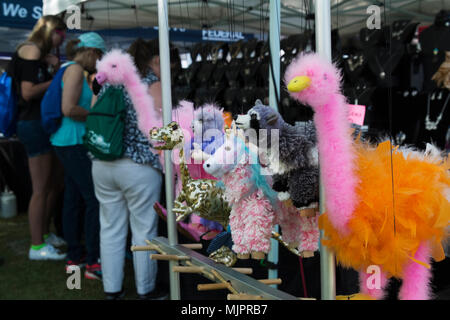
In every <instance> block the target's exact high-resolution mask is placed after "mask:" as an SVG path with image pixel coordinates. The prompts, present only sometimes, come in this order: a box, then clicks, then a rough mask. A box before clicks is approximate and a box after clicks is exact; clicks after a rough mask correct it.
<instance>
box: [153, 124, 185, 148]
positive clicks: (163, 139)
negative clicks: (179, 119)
mask: <svg viewBox="0 0 450 320" xmlns="http://www.w3.org/2000/svg"><path fill="white" fill-rule="evenodd" d="M150 139H151V140H152V141H151V142H152V145H153V148H155V149H157V150H172V149H174V148H175V147H177V146H180V147H183V142H184V134H183V130H182V128H180V126H179V125H178V123H176V122H175V121H172V122H171V123H169V124H168V125H166V126H164V127H162V128H156V127H155V128H153V129H152V130H150Z"/></svg>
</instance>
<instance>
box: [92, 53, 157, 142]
mask: <svg viewBox="0 0 450 320" xmlns="http://www.w3.org/2000/svg"><path fill="white" fill-rule="evenodd" d="M95 78H96V79H97V82H98V83H99V84H100V85H102V84H104V83H105V82H108V83H110V84H112V85H123V86H124V87H125V90H126V91H127V92H128V95H129V96H130V98H131V101H132V102H133V106H134V108H135V110H136V113H137V115H138V126H139V129H140V130H141V131H142V133H143V134H144V135H145V136H146V137H148V136H149V132H150V129H151V128H153V127H161V126H162V119H161V115H160V114H159V112H157V111H156V109H155V105H154V102H153V98H152V96H151V95H150V94H148V86H147V85H146V84H145V83H144V82H142V80H141V78H140V77H139V73H138V71H137V68H136V66H135V64H134V62H133V58H132V57H131V56H130V55H129V54H127V53H125V52H123V51H121V50H117V49H114V50H111V51H110V52H108V53H107V54H105V55H104V56H103V58H102V59H101V60H100V61H97V75H96V76H95Z"/></svg>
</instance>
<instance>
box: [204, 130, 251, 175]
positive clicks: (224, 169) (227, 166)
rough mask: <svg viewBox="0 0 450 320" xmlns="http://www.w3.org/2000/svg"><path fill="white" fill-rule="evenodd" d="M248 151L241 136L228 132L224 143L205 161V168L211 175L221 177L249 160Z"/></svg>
mask: <svg viewBox="0 0 450 320" xmlns="http://www.w3.org/2000/svg"><path fill="white" fill-rule="evenodd" d="M247 151H248V149H247V148H246V146H245V143H244V140H242V139H241V137H239V136H237V135H235V134H234V133H230V134H227V135H226V136H225V141H224V143H223V145H222V146H221V147H220V148H219V149H217V150H216V152H214V154H213V155H212V156H211V157H209V158H208V160H206V161H205V163H204V164H203V169H204V170H205V171H206V172H207V173H209V174H210V175H212V176H214V177H216V178H221V177H223V175H224V174H226V173H228V172H230V171H232V170H233V169H234V168H235V167H236V166H237V165H238V164H243V163H245V162H246V161H247V160H248V152H247Z"/></svg>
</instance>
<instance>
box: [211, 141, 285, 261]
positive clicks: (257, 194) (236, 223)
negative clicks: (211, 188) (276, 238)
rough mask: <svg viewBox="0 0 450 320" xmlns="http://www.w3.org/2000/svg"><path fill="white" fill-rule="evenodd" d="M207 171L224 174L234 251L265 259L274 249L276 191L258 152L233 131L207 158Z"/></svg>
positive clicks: (243, 255) (220, 175) (240, 256)
mask: <svg viewBox="0 0 450 320" xmlns="http://www.w3.org/2000/svg"><path fill="white" fill-rule="evenodd" d="M203 167H204V169H205V171H206V172H208V173H210V174H211V175H213V176H215V177H217V178H220V179H221V182H222V183H223V185H224V190H225V191H224V196H225V199H226V200H227V201H228V203H229V204H230V206H231V213H230V228H231V235H232V239H233V243H234V245H233V248H232V249H233V251H234V252H236V253H237V254H238V258H240V259H248V258H249V256H250V255H251V256H252V258H253V259H263V258H264V256H265V254H266V253H268V252H269V250H270V238H271V235H272V234H271V232H272V227H273V220H274V217H275V212H274V209H273V205H275V204H276V200H277V197H276V193H275V192H274V191H273V190H272V189H271V188H270V186H269V184H268V183H267V181H266V180H265V179H266V178H265V177H264V176H263V175H261V172H260V170H261V167H260V166H259V164H258V162H257V158H256V155H253V156H252V154H251V153H250V151H249V150H248V148H247V147H246V146H245V143H244V140H242V139H241V138H240V137H238V136H236V135H234V134H229V135H228V136H227V138H226V139H225V142H224V144H223V145H222V146H221V147H220V148H219V149H218V150H216V152H215V153H214V154H213V155H212V156H210V157H209V159H208V160H206V161H205V163H204V164H203Z"/></svg>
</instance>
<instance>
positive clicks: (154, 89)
mask: <svg viewBox="0 0 450 320" xmlns="http://www.w3.org/2000/svg"><path fill="white" fill-rule="evenodd" d="M161 92H162V91H161V82H160V81H157V82H154V83H152V84H151V85H150V86H149V88H148V93H149V94H150V95H151V96H152V97H153V102H154V104H155V109H156V112H158V113H159V114H162V98H161Z"/></svg>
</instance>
